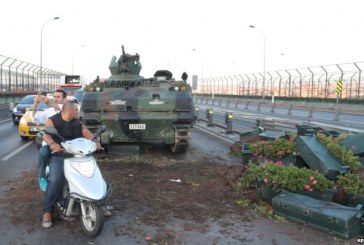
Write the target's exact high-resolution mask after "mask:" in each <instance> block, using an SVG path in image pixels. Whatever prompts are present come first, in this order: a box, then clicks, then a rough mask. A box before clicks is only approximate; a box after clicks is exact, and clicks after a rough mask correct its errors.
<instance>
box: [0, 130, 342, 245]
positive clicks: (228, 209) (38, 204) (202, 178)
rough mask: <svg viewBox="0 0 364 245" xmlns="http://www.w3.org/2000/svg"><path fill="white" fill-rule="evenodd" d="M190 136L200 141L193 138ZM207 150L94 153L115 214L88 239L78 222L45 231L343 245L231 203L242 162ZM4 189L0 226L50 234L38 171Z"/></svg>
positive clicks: (156, 240) (159, 240) (139, 240)
mask: <svg viewBox="0 0 364 245" xmlns="http://www.w3.org/2000/svg"><path fill="white" fill-rule="evenodd" d="M194 135H195V137H199V133H198V132H194ZM196 135H197V136H196ZM204 142H205V141H204ZM213 144H214V143H213V142H210V143H209V146H206V144H205V145H204V144H200V145H199V146H198V147H199V149H198V150H197V149H196V148H194V147H193V146H192V148H191V149H190V150H189V152H188V153H187V154H181V155H172V154H170V153H169V152H168V151H167V150H165V149H162V150H155V149H153V148H147V149H146V150H145V152H144V153H143V154H125V155H122V156H120V155H111V156H107V157H106V156H105V155H99V156H98V157H99V166H100V168H101V171H102V173H103V175H104V178H105V179H106V181H108V182H111V184H112V188H113V193H112V197H111V199H110V205H112V206H113V207H114V210H113V215H112V216H111V217H108V218H106V221H105V226H104V231H103V232H102V233H101V235H100V236H99V238H95V239H94V240H90V239H89V238H86V237H85V236H83V235H82V231H81V228H80V225H79V221H78V220H76V221H72V222H70V221H67V222H65V221H62V220H61V219H60V218H59V217H58V216H57V215H54V219H55V220H54V221H55V222H54V227H52V228H51V229H50V230H52V229H59V231H60V232H61V233H59V234H63V232H65V231H67V232H68V235H67V236H66V237H68V238H65V237H63V239H66V240H63V242H62V240H57V241H58V243H57V244H69V243H67V242H70V241H73V242H76V241H78V243H79V242H81V243H82V241H83V242H84V243H83V244H85V242H86V241H88V243H89V244H90V242H91V244H147V243H146V241H145V240H144V239H145V238H147V237H151V239H152V241H151V242H149V244H333V243H334V242H335V243H336V244H344V243H345V242H346V241H345V240H342V239H338V238H336V237H334V236H331V235H329V234H326V233H322V232H320V231H316V230H313V229H310V228H307V227H304V226H301V225H297V224H294V223H291V222H288V221H274V220H270V219H267V218H265V217H262V216H261V215H259V214H257V213H256V212H255V211H253V210H252V209H248V208H246V209H244V208H241V207H238V206H237V205H235V201H236V200H238V199H239V198H241V196H238V195H237V194H236V193H234V192H233V191H232V190H231V188H230V185H229V183H231V181H232V180H233V179H235V178H236V177H237V176H238V175H239V174H241V172H242V169H243V166H242V165H241V158H240V157H234V156H231V155H229V154H228V151H229V150H228V147H226V149H224V150H222V148H221V146H218V145H216V146H214V145H213ZM211 149H213V150H211ZM219 151H223V152H224V153H222V152H219ZM212 152H213V153H212ZM3 185H6V186H8V189H7V191H6V192H5V196H4V197H3V198H1V199H0V205H1V206H2V207H5V206H7V207H8V210H7V212H5V213H4V212H2V213H4V214H2V215H3V217H2V220H3V222H5V221H9V222H11V224H12V225H15V226H19V227H23V228H24V229H25V231H24V233H25V234H32V233H35V232H39V231H41V232H43V233H44V232H50V231H44V230H42V228H41V214H42V206H43V199H44V197H43V193H42V192H41V191H40V190H39V187H38V182H37V173H36V171H35V170H34V171H31V172H26V171H24V172H23V173H22V178H21V179H16V180H9V181H6V182H5V183H3ZM15 234H16V232H14V235H15ZM72 235H74V236H75V237H77V239H76V238H75V237H72ZM41 236H45V235H41ZM67 239H70V240H67ZM107 239H109V240H107ZM48 241H54V240H50V239H48ZM38 243H39V244H48V243H47V242H44V243H43V242H39V241H38ZM14 244H17V243H16V242H15V243H14ZM21 244H34V243H33V242H32V241H30V242H29V243H26V242H22V243H21ZM49 244H51V242H49Z"/></svg>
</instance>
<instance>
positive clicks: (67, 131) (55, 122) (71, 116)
mask: <svg viewBox="0 0 364 245" xmlns="http://www.w3.org/2000/svg"><path fill="white" fill-rule="evenodd" d="M77 113H78V105H77V104H76V103H74V102H72V101H67V102H66V103H65V104H64V105H63V108H62V111H61V113H58V114H56V115H54V116H52V117H50V118H49V119H48V121H47V122H46V125H45V126H46V128H56V129H57V131H58V134H59V135H60V136H61V137H63V138H64V139H65V140H72V139H75V138H79V137H84V138H86V139H89V140H92V139H93V134H92V133H91V132H90V131H89V130H88V129H87V128H86V127H85V126H83V125H82V124H81V121H80V120H79V119H78V118H77V117H76V116H77ZM43 139H44V141H45V142H46V143H47V144H48V145H49V147H50V149H51V151H52V152H53V153H55V154H52V156H51V158H50V160H49V174H48V186H47V189H46V192H45V201H44V208H43V212H44V214H43V220H42V226H43V228H46V229H47V228H50V227H51V226H52V215H51V214H52V212H53V209H54V206H55V203H56V201H57V197H58V195H59V193H60V190H61V186H62V183H63V181H64V169H63V163H64V159H65V158H68V157H72V156H70V155H69V154H67V153H63V152H62V149H61V145H60V139H59V138H57V137H52V136H51V135H48V134H46V133H44V134H43ZM96 145H97V149H101V145H100V144H99V143H96Z"/></svg>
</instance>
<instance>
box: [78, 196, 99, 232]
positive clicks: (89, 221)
mask: <svg viewBox="0 0 364 245" xmlns="http://www.w3.org/2000/svg"><path fill="white" fill-rule="evenodd" d="M81 210H82V217H81V225H82V230H83V231H84V232H85V233H86V234H87V235H88V236H92V237H95V236H97V235H98V234H100V232H101V231H102V228H103V227H104V213H103V212H102V206H99V205H95V204H93V203H90V202H86V203H81Z"/></svg>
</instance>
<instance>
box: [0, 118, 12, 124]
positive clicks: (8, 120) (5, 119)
mask: <svg viewBox="0 0 364 245" xmlns="http://www.w3.org/2000/svg"><path fill="white" fill-rule="evenodd" d="M10 120H11V118H8V119H5V120H2V121H0V123H3V122H7V121H10Z"/></svg>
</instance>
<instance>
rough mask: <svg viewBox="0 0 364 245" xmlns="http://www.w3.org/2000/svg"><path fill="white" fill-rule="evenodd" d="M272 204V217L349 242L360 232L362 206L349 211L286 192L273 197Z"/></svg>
mask: <svg viewBox="0 0 364 245" xmlns="http://www.w3.org/2000/svg"><path fill="white" fill-rule="evenodd" d="M272 203H273V210H274V212H275V213H277V214H279V215H282V216H284V217H286V218H287V219H289V220H292V221H294V222H297V223H301V224H304V225H307V226H310V227H314V228H317V229H320V230H322V231H325V232H328V233H330V234H333V235H336V236H339V237H343V238H352V237H354V236H357V235H359V234H362V232H363V221H364V217H363V216H364V211H363V205H361V204H359V205H357V206H356V207H355V208H352V207H347V206H343V205H340V204H337V203H333V202H328V201H321V200H317V199H314V198H312V197H308V196H305V195H300V194H296V193H292V192H289V191H285V192H284V193H283V192H282V193H281V194H279V195H276V196H275V197H273V199H272Z"/></svg>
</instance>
